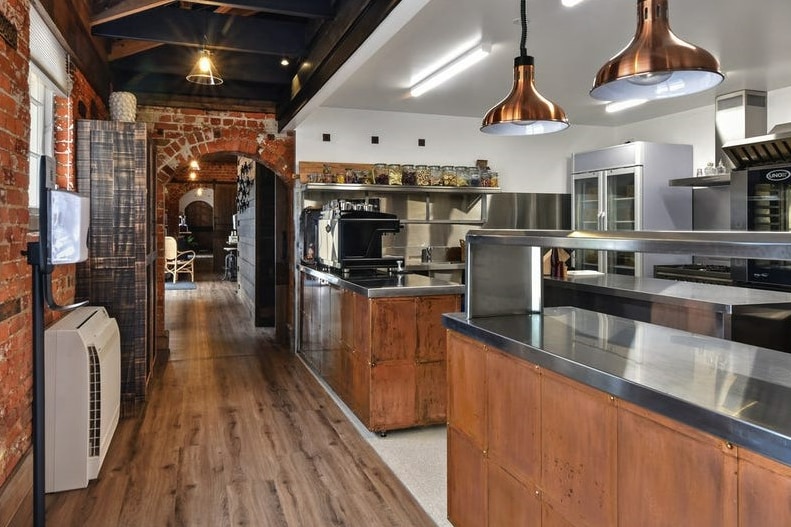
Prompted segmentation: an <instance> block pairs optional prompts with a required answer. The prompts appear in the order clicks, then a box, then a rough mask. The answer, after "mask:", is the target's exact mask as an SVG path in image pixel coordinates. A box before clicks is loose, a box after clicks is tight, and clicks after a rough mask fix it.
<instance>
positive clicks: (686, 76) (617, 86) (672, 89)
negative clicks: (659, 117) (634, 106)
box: [590, 0, 724, 101]
mask: <svg viewBox="0 0 791 527" xmlns="http://www.w3.org/2000/svg"><path fill="white" fill-rule="evenodd" d="M723 78H724V76H723V74H722V73H721V72H720V65H719V62H718V61H717V59H716V58H714V56H713V55H712V54H711V53H709V52H708V51H706V50H705V49H702V48H699V47H697V46H694V45H692V44H690V43H688V42H684V41H683V40H681V39H680V38H678V37H677V36H676V35H674V34H673V32H672V31H671V30H670V22H669V17H668V0H637V31H636V32H635V36H634V38H633V39H632V41H631V42H630V43H629V45H627V46H626V47H625V48H624V49H623V50H622V51H621V52H620V53H618V54H617V55H616V56H615V57H613V58H611V59H610V60H609V61H608V62H607V63H606V64H605V65H604V66H602V67H601V69H600V70H599V72H598V73H597V74H596V79H595V80H594V82H593V88H592V89H591V92H590V95H591V97H593V98H594V99H600V100H603V101H623V100H628V99H649V100H650V99H666V98H670V97H679V96H682V95H689V94H692V93H697V92H701V91H704V90H708V89H709V88H713V87H714V86H716V85H717V84H719V83H720V82H722V80H723Z"/></svg>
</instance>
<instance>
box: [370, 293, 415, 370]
mask: <svg viewBox="0 0 791 527" xmlns="http://www.w3.org/2000/svg"><path fill="white" fill-rule="evenodd" d="M415 316H416V314H415V299H414V298H380V299H376V300H374V301H373V304H372V307H371V319H372V327H371V362H372V363H373V364H374V365H376V364H378V363H380V362H388V361H402V360H408V361H410V362H414V359H415V348H416V346H417V328H416V324H415Z"/></svg>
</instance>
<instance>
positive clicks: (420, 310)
mask: <svg viewBox="0 0 791 527" xmlns="http://www.w3.org/2000/svg"><path fill="white" fill-rule="evenodd" d="M416 301H417V351H416V352H415V361H416V362H432V361H438V360H445V355H446V352H445V348H446V346H447V345H446V344H445V328H444V327H443V326H442V314H443V313H456V312H458V311H460V310H461V299H460V298H459V296H458V295H452V296H450V295H449V296H425V297H418V298H417V299H416Z"/></svg>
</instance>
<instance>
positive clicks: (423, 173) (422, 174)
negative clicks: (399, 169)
mask: <svg viewBox="0 0 791 527" xmlns="http://www.w3.org/2000/svg"><path fill="white" fill-rule="evenodd" d="M415 179H416V180H417V184H418V185H420V186H421V187H424V186H427V185H430V184H431V170H430V169H429V168H428V166H427V165H418V166H417V167H415Z"/></svg>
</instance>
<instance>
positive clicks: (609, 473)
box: [447, 331, 791, 527]
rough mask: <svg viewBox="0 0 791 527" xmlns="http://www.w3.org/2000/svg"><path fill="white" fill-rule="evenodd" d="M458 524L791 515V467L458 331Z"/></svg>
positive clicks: (580, 524) (594, 523)
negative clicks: (543, 367) (492, 346)
mask: <svg viewBox="0 0 791 527" xmlns="http://www.w3.org/2000/svg"><path fill="white" fill-rule="evenodd" d="M447 344H448V393H449V399H448V517H449V518H450V520H451V522H452V523H453V524H454V525H455V526H456V527H465V526H468V525H474V526H476V527H487V526H488V527H500V526H502V525H528V526H531V527H532V526H540V527H574V526H577V527H611V526H616V525H617V526H633V525H634V526H651V527H655V526H656V527H663V526H667V527H675V526H678V525H696V526H697V525H701V526H702V525H706V526H709V525H712V526H713V525H716V526H718V527H737V526H738V527H754V526H758V525H760V526H762V527H763V526H770V527H775V526H776V527H780V526H783V527H785V526H787V525H791V520H790V519H791V467H789V466H786V465H783V464H781V463H778V462H775V461H773V460H770V459H767V458H765V457H763V456H760V455H757V454H755V453H752V452H748V451H746V450H744V449H740V448H738V447H736V446H734V445H732V444H730V443H728V442H726V441H724V440H722V439H720V438H717V437H714V436H712V435H710V434H706V433H703V432H701V431H698V430H696V429H694V428H692V427H690V426H687V425H683V424H681V423H679V422H677V421H674V420H673V419H670V418H667V417H664V416H662V415H659V414H656V413H654V412H650V411H648V410H646V409H644V408H641V407H639V406H636V405H634V404H632V403H628V402H626V401H622V400H620V399H617V398H614V397H612V396H610V395H609V394H607V393H605V392H602V391H600V390H596V389H593V388H591V387H589V386H586V385H584V384H582V383H579V382H577V381H574V380H571V379H569V378H567V377H564V376H562V375H559V374H557V373H554V372H551V371H548V370H545V369H542V368H539V367H537V366H536V365H534V364H531V363H529V362H527V361H525V360H522V359H519V358H517V357H514V356H513V355H509V354H506V353H504V352H502V351H500V350H497V349H492V348H490V347H488V346H486V345H484V344H483V343H481V342H478V341H476V340H473V339H470V338H468V337H466V336H462V335H460V334H458V333H455V332H453V331H451V332H448V335H447Z"/></svg>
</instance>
